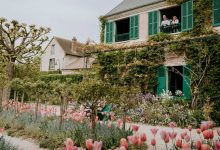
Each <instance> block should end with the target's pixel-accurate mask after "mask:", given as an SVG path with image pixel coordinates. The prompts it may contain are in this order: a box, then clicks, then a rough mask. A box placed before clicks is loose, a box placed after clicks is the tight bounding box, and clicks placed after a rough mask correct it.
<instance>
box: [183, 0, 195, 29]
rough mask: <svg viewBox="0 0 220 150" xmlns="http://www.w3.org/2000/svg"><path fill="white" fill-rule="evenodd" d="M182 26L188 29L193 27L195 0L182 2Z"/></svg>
mask: <svg viewBox="0 0 220 150" xmlns="http://www.w3.org/2000/svg"><path fill="white" fill-rule="evenodd" d="M181 28H182V31H187V30H190V29H192V28H193V1H192V0H190V1H187V2H185V3H183V4H181Z"/></svg>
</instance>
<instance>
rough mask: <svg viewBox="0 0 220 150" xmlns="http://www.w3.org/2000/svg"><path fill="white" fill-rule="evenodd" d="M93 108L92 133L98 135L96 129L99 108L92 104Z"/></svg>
mask: <svg viewBox="0 0 220 150" xmlns="http://www.w3.org/2000/svg"><path fill="white" fill-rule="evenodd" d="M91 109H92V112H91V123H92V133H93V135H94V136H96V135H95V134H96V132H95V129H96V112H97V109H96V106H92V107H91Z"/></svg>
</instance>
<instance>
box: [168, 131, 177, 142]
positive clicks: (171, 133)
mask: <svg viewBox="0 0 220 150" xmlns="http://www.w3.org/2000/svg"><path fill="white" fill-rule="evenodd" d="M176 136H177V133H176V132H169V137H170V138H171V140H173V139H175V138H176Z"/></svg>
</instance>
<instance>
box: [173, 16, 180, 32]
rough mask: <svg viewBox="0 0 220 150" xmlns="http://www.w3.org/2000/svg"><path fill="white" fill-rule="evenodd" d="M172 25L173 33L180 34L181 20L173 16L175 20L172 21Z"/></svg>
mask: <svg viewBox="0 0 220 150" xmlns="http://www.w3.org/2000/svg"><path fill="white" fill-rule="evenodd" d="M171 25H172V32H173V33H175V32H179V30H180V25H179V19H178V18H177V17H176V16H173V20H172V21H171Z"/></svg>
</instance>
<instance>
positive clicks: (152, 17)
mask: <svg viewBox="0 0 220 150" xmlns="http://www.w3.org/2000/svg"><path fill="white" fill-rule="evenodd" d="M157 33H158V11H152V12H149V13H148V35H154V34H157Z"/></svg>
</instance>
